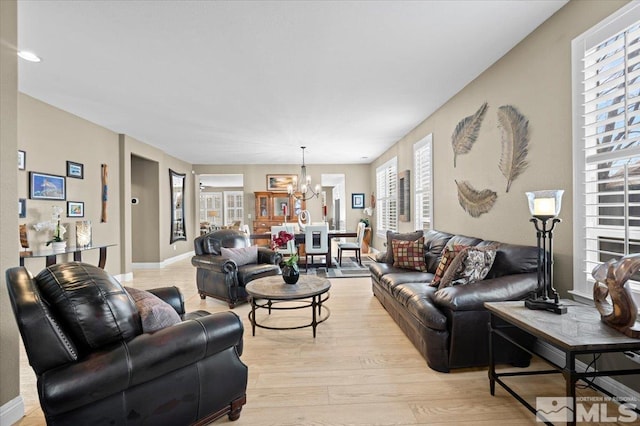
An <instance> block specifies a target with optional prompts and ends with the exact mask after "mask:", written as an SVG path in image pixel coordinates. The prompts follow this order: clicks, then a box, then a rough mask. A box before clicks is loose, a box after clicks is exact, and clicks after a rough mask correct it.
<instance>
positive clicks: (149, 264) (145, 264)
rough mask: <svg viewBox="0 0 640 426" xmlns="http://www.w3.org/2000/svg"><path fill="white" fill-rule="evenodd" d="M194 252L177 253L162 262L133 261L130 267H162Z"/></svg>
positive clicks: (191, 255)
mask: <svg viewBox="0 0 640 426" xmlns="http://www.w3.org/2000/svg"><path fill="white" fill-rule="evenodd" d="M194 254H195V252H193V251H188V252H186V253H182V254H179V255H177V256H174V257H170V258H168V259H165V260H163V261H162V262H134V263H132V264H131V268H132V269H162V268H164V267H166V266H168V265H171V264H172V263H175V262H179V261H181V260H183V259H188V258H190V257H193V255H194Z"/></svg>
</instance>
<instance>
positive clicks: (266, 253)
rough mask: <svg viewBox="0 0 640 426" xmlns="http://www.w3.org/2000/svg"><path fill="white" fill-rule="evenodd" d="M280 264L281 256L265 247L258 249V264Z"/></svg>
mask: <svg viewBox="0 0 640 426" xmlns="http://www.w3.org/2000/svg"><path fill="white" fill-rule="evenodd" d="M280 262H282V254H281V253H278V252H277V251H273V250H271V249H268V248H266V247H258V263H268V264H270V265H279V264H280Z"/></svg>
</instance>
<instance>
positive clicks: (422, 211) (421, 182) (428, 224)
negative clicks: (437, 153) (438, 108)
mask: <svg viewBox="0 0 640 426" xmlns="http://www.w3.org/2000/svg"><path fill="white" fill-rule="evenodd" d="M431 147H432V136H431V135H428V136H427V137H426V138H424V139H423V140H421V141H420V142H417V143H416V144H415V145H414V146H413V158H414V170H415V179H414V180H415V216H414V217H415V218H416V219H415V221H416V222H415V227H416V229H424V230H428V229H432V228H433V221H432V219H431V216H432V211H433V207H432V199H433V189H432V188H433V186H432V176H433V173H432V168H431V164H432V158H433V157H432V154H431Z"/></svg>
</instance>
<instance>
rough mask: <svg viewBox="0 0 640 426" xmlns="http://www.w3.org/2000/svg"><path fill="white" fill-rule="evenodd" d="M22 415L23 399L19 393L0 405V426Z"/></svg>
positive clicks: (10, 422)
mask: <svg viewBox="0 0 640 426" xmlns="http://www.w3.org/2000/svg"><path fill="white" fill-rule="evenodd" d="M23 417H24V400H23V399H22V396H21V395H18V396H17V397H15V398H13V399H12V400H11V401H9V402H7V403H6V404H4V405H2V406H0V426H10V425H12V424H14V423H17V422H18V420H20V419H21V418H23Z"/></svg>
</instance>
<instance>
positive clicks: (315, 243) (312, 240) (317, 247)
mask: <svg viewBox="0 0 640 426" xmlns="http://www.w3.org/2000/svg"><path fill="white" fill-rule="evenodd" d="M304 251H305V266H304V270H305V271H307V270H308V269H309V256H311V263H313V257H314V256H319V255H323V256H326V255H327V254H328V253H329V225H327V224H326V223H323V224H322V225H307V226H305V228H304ZM328 267H329V265H327V268H328Z"/></svg>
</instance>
